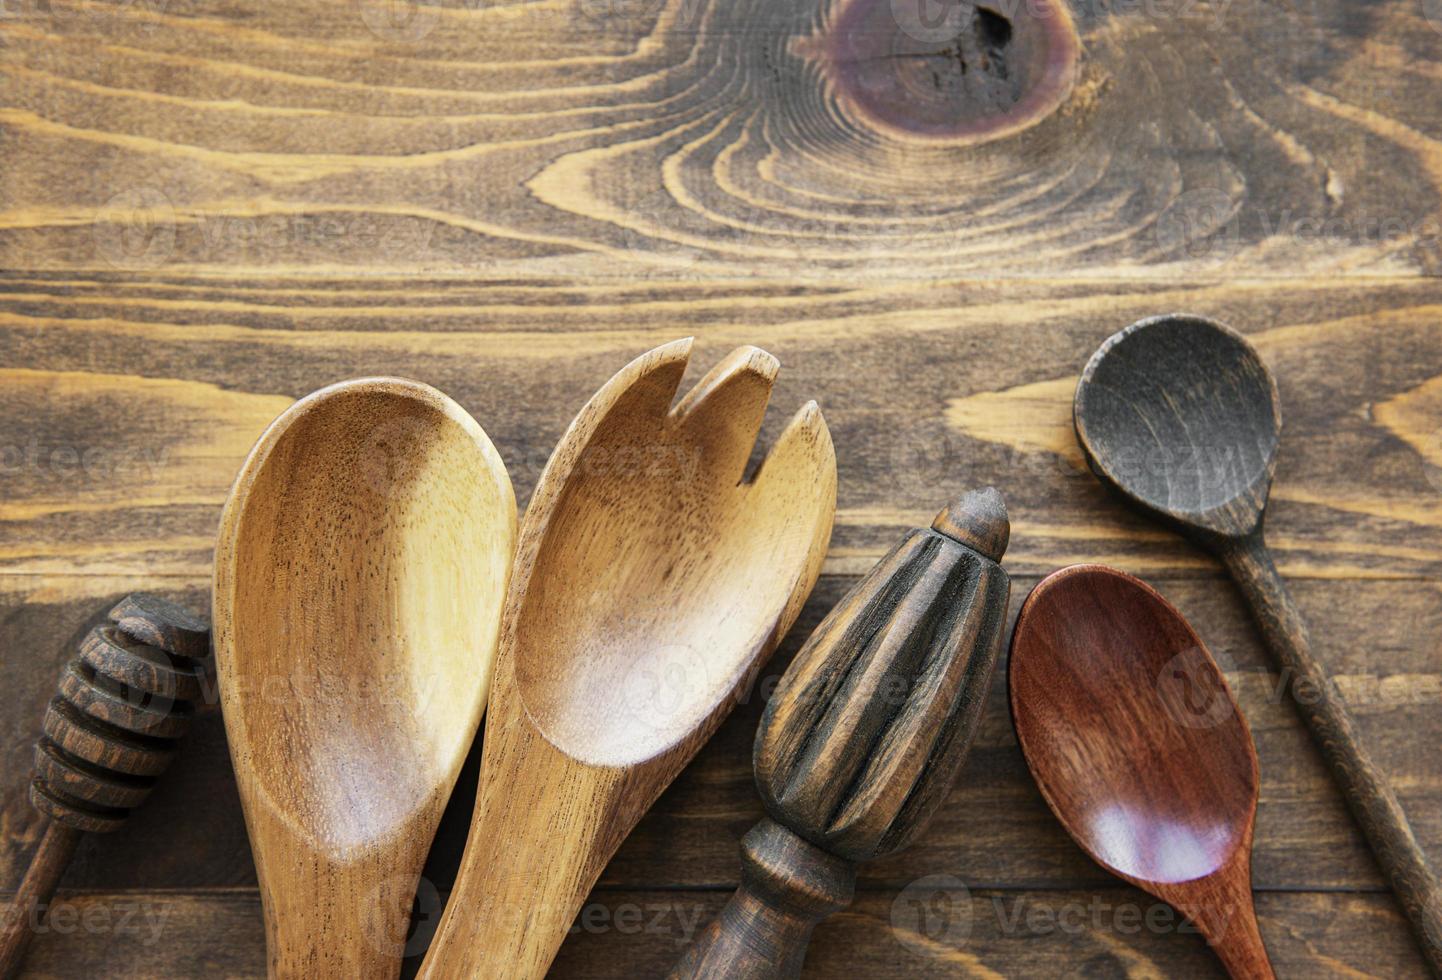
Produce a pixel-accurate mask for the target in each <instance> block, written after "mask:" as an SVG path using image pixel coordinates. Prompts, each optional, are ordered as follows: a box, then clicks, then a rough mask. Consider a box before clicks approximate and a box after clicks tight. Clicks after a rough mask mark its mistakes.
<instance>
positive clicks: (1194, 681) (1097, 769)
mask: <svg viewBox="0 0 1442 980" xmlns="http://www.w3.org/2000/svg"><path fill="white" fill-rule="evenodd" d="M1007 680H1008V685H1007V693H1008V695H1009V697H1010V702H1011V712H1012V719H1013V721H1014V722H1015V724H1016V734H1017V740H1018V742H1020V744H1021V747H1022V752H1023V754H1024V755H1025V756H1026V762H1027V768H1029V769H1030V770H1031V772H1032V775H1033V776H1035V777H1036V781H1037V786H1038V788H1039V789H1040V790H1041V793H1042V796H1044V797H1045V798H1046V801H1047V804H1048V805H1049V806H1050V807H1051V809H1052V812H1053V813H1055V814H1056V816H1057V819H1058V820H1060V821H1061V823H1062V825H1063V826H1064V827H1066V828H1067V832H1068V833H1070V834H1071V835H1072V837H1073V839H1075V840H1076V842H1077V843H1078V844H1079V845H1081V847H1082V849H1083V850H1085V851H1086V852H1087V853H1088V854H1089V855H1091V857H1092V858H1093V860H1095V861H1096V862H1097V863H1098V864H1100V865H1101V866H1102V867H1104V868H1106V869H1107V870H1108V871H1110V872H1112V873H1113V874H1115V875H1117V876H1118V877H1120V878H1122V879H1123V880H1125V881H1129V882H1131V883H1132V884H1134V885H1136V886H1138V887H1139V888H1142V889H1144V890H1145V891H1147V892H1148V893H1150V894H1152V895H1155V896H1157V897H1158V898H1160V899H1162V900H1163V901H1166V902H1168V903H1170V904H1171V905H1172V906H1173V907H1174V908H1176V909H1177V910H1179V911H1180V912H1182V913H1183V914H1184V915H1186V916H1187V918H1188V919H1189V920H1191V921H1192V922H1193V923H1194V924H1195V925H1196V926H1197V928H1198V929H1199V930H1200V931H1201V933H1202V935H1204V936H1205V937H1206V938H1207V942H1208V944H1209V945H1211V947H1212V948H1213V949H1215V950H1216V951H1217V956H1218V958H1219V959H1221V961H1222V963H1223V964H1224V965H1225V966H1226V968H1227V972H1228V973H1229V974H1230V975H1231V976H1232V977H1234V978H1237V980H1275V975H1274V974H1273V972H1272V966H1271V963H1270V962H1269V961H1268V958H1267V949H1266V946H1265V945H1264V944H1263V941H1262V936H1261V933H1260V932H1259V931H1258V928H1257V918H1256V912H1255V910H1254V908H1253V904H1252V838H1253V831H1254V830H1255V826H1256V814H1257V790H1258V783H1259V782H1260V777H1259V776H1258V767H1257V753H1256V749H1255V748H1254V747H1253V745H1252V733H1251V731H1250V729H1249V728H1248V727H1247V720H1246V718H1245V717H1243V716H1242V715H1241V714H1240V713H1239V712H1238V710H1237V705H1236V702H1235V701H1234V700H1233V698H1232V693H1231V691H1230V690H1228V688H1227V685H1226V681H1225V680H1224V679H1223V677H1222V672H1221V670H1220V669H1219V668H1218V667H1217V664H1216V661H1215V660H1213V659H1212V655H1211V653H1210V651H1208V650H1207V647H1206V644H1205V643H1204V642H1203V641H1202V639H1201V638H1200V637H1199V636H1197V634H1196V632H1195V631H1194V630H1193V629H1192V627H1191V624H1189V623H1188V622H1187V621H1186V619H1184V618H1183V617H1182V615H1181V613H1179V612H1177V610H1176V608H1175V607H1174V606H1172V605H1171V604H1170V603H1168V602H1167V601H1166V600H1165V599H1163V598H1162V597H1161V596H1160V595H1158V594H1157V593H1156V591H1155V590H1153V589H1152V588H1151V587H1150V586H1148V585H1147V584H1146V583H1145V582H1143V581H1141V580H1140V579H1138V578H1136V577H1134V576H1130V575H1127V574H1126V573H1125V572H1120V571H1117V570H1116V569H1114V568H1110V567H1108V566H1106V565H1072V566H1069V567H1067V568H1064V569H1061V570H1060V571H1057V572H1054V573H1052V574H1051V575H1048V576H1047V577H1046V578H1044V579H1042V581H1041V582H1040V583H1039V584H1038V585H1037V587H1036V588H1035V589H1033V590H1032V592H1031V594H1030V595H1029V596H1027V599H1026V602H1025V603H1024V604H1023V605H1022V607H1021V613H1020V615H1019V616H1018V617H1017V622H1016V630H1015V632H1014V633H1013V634H1012V642H1011V663H1010V665H1009V670H1008V674H1007Z"/></svg>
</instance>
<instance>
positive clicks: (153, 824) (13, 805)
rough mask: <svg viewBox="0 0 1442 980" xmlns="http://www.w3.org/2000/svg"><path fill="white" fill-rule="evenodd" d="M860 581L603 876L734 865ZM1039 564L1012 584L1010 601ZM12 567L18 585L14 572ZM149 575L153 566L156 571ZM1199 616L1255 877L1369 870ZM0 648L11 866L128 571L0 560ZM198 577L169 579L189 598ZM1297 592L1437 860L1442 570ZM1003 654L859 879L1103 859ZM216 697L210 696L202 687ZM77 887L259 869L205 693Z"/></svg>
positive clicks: (1224, 641)
mask: <svg viewBox="0 0 1442 980" xmlns="http://www.w3.org/2000/svg"><path fill="white" fill-rule="evenodd" d="M852 581H854V580H853V579H851V578H850V577H839V576H826V577H823V579H822V581H821V584H820V585H819V586H818V588H817V590H816V593H815V594H814V595H813V597H812V599H811V601H810V602H809V603H808V604H807V607H806V609H805V610H804V611H803V613H802V616H801V619H800V620H799V621H798V625H797V628H796V629H794V630H793V631H792V634H791V635H790V636H789V637H788V638H787V640H786V642H785V643H784V644H783V647H782V649H781V651H780V652H779V653H778V654H777V656H776V658H775V659H774V660H773V661H772V663H771V664H770V665H769V666H768V667H767V669H766V670H765V671H764V672H763V676H762V678H761V681H760V683H759V684H758V685H757V688H756V690H754V691H753V692H750V693H749V694H748V696H747V698H746V701H745V703H744V704H742V705H741V706H740V707H739V708H738V709H737V711H736V712H735V713H734V714H733V716H732V717H731V718H730V719H729V720H728V721H727V722H726V724H725V725H723V726H722V728H721V730H720V732H718V734H717V735H716V737H715V738H714V739H713V740H712V741H711V743H709V744H708V745H707V746H706V747H705V748H704V749H703V750H702V751H701V753H700V755H699V756H698V757H697V759H696V761H695V762H694V764H693V765H692V766H691V767H690V768H689V769H687V770H686V771H685V772H684V773H683V774H682V776H681V777H680V778H679V779H678V780H677V782H676V783H675V784H674V785H673V786H672V787H671V788H670V789H669V790H668V791H667V793H666V794H664V795H663V796H662V798H661V799H660V801H659V802H658V803H657V805H656V807H655V808H654V809H653V810H652V811H651V812H650V813H649V814H648V815H647V816H646V817H645V818H644V819H643V820H642V822H641V823H640V825H639V826H638V827H637V829H636V831H635V832H634V833H633V834H632V835H631V837H630V838H629V839H628V840H627V841H626V843H625V844H624V845H623V846H622V847H621V850H620V852H619V853H618V854H617V856H616V857H615V859H614V860H613V861H612V862H611V864H610V866H609V867H608V869H607V871H606V873H605V875H604V877H603V878H602V882H603V884H605V885H607V886H611V887H645V886H652V885H681V886H686V887H703V886H722V885H728V884H734V883H735V881H736V878H737V875H738V874H739V868H740V865H739V859H738V856H737V855H738V852H737V848H738V846H739V841H740V838H741V835H742V834H744V833H745V832H746V830H747V829H749V828H750V826H751V825H752V824H753V823H754V822H755V821H756V820H757V819H759V818H760V816H761V806H760V803H759V801H758V798H757V796H756V791H755V788H754V785H753V783H752V774H751V743H752V740H753V738H754V733H755V730H756V725H757V723H758V721H759V719H760V714H761V710H762V708H763V706H764V702H765V698H766V697H767V696H768V695H769V693H770V692H771V690H772V689H773V688H774V685H775V682H776V681H777V679H779V677H780V675H781V673H782V671H783V670H784V669H785V666H786V665H787V664H788V663H789V661H790V658H791V657H792V656H793V655H794V653H795V651H796V649H797V648H798V646H799V644H800V641H801V639H802V638H803V637H804V636H805V635H806V634H807V633H809V631H810V630H811V629H812V628H813V627H814V626H815V625H816V623H817V622H818V621H819V620H820V618H821V616H822V615H823V614H824V613H825V612H826V610H827V609H829V608H830V606H831V605H832V604H834V603H835V602H836V601H837V600H839V599H840V597H841V595H842V593H843V592H844V591H845V590H846V589H847V588H848V587H849V586H850V584H851V583H852ZM1035 581H1036V580H1035V578H1033V577H1022V578H1020V579H1018V580H1017V581H1016V582H1015V583H1014V586H1013V594H1012V614H1013V615H1014V614H1015V610H1016V608H1017V607H1018V606H1019V604H1020V602H1021V600H1022V598H1023V597H1024V596H1025V594H1026V592H1027V591H1028V590H1029V589H1030V587H1031V586H1032V585H1034V584H1035ZM22 582H23V583H24V584H25V586H26V587H25V588H24V589H18V590H17V589H16V585H17V584H19V583H22ZM152 584H153V583H152ZM1159 584H1160V586H1161V588H1162V590H1163V591H1164V592H1165V593H1166V595H1167V596H1168V598H1170V599H1171V600H1172V601H1174V602H1175V603H1176V604H1177V605H1178V607H1179V608H1180V609H1181V610H1182V611H1183V612H1184V613H1185V614H1186V615H1187V616H1188V617H1189V618H1190V619H1191V621H1192V622H1193V623H1194V624H1196V625H1197V628H1198V630H1199V631H1200V632H1201V634H1202V635H1203V637H1204V638H1205V639H1206V640H1207V641H1208V644H1209V646H1210V647H1211V649H1212V650H1213V652H1214V653H1215V654H1216V655H1217V657H1218V659H1219V660H1220V662H1221V663H1222V664H1223V666H1224V668H1225V669H1226V670H1227V672H1228V676H1229V677H1230V678H1231V680H1232V683H1233V688H1234V690H1235V691H1236V693H1237V696H1238V698H1239V700H1240V702H1241V704H1242V706H1243V710H1244V712H1245V713H1246V715H1247V717H1248V720H1249V722H1250V723H1251V726H1252V731H1253V735H1254V737H1255V739H1256V742H1257V748H1258V755H1259V757H1260V760H1261V769H1262V780H1263V781H1262V799H1261V805H1260V808H1259V815H1258V824H1257V842H1256V856H1255V883H1256V885H1257V887H1258V888H1261V889H1267V890H1274V889H1315V888H1328V889H1347V888H1366V889H1373V888H1380V887H1381V882H1380V878H1379V877H1378V876H1377V874H1376V871H1375V869H1374V868H1373V866H1372V863H1371V859H1370V857H1369V856H1368V854H1367V852H1366V851H1365V849H1364V848H1363V847H1362V845H1361V842H1360V838H1359V836H1358V835H1357V832H1356V831H1355V829H1354V828H1353V826H1352V824H1351V822H1350V819H1349V817H1348V816H1347V813H1346V811H1345V809H1344V808H1343V806H1342V804H1341V801H1340V799H1339V797H1338V795H1337V793H1336V791H1335V789H1334V788H1333V786H1332V784H1331V782H1330V780H1329V778H1328V776H1327V773H1326V770H1325V768H1324V766H1323V765H1322V763H1321V760H1320V759H1319V757H1318V756H1317V754H1316V752H1315V750H1314V749H1313V748H1312V746H1311V744H1310V742H1309V741H1308V740H1307V738H1306V735H1305V733H1304V731H1303V730H1302V728H1301V726H1300V724H1299V722H1298V721H1297V719H1296V717H1295V714H1294V712H1293V711H1292V709H1291V708H1290V706H1288V705H1287V704H1285V703H1283V702H1281V701H1279V700H1278V692H1279V690H1280V683H1281V682H1280V680H1279V679H1278V678H1277V677H1275V676H1274V675H1270V674H1267V673H1266V672H1265V666H1264V665H1265V663H1266V661H1265V659H1264V655H1263V654H1262V652H1261V649H1260V646H1259V644H1258V640H1257V638H1256V635H1255V632H1254V630H1253V628H1252V626H1251V624H1250V623H1249V622H1248V621H1247V619H1246V613H1245V611H1244V609H1243V607H1242V606H1241V603H1240V601H1239V600H1238V598H1237V597H1236V596H1235V595H1234V594H1233V593H1232V591H1231V590H1230V586H1228V585H1227V583H1225V582H1224V581H1221V580H1219V579H1181V580H1168V581H1164V582H1161V583H1159ZM0 585H3V586H4V587H5V589H6V591H4V592H3V593H0V649H3V650H5V651H7V654H6V656H7V664H8V663H9V662H10V659H9V658H10V657H12V656H13V657H14V658H15V663H16V664H17V665H19V666H18V668H17V669H16V670H15V671H14V672H13V676H12V682H11V683H12V687H11V692H12V696H11V697H9V698H7V699H5V700H4V701H3V702H0V754H3V758H4V759H5V760H6V765H5V768H4V770H3V785H0V789H3V798H4V805H3V809H0V820H3V825H0V831H3V833H0V882H7V883H8V882H12V881H14V880H17V879H18V876H19V874H20V872H21V869H22V867H23V863H24V862H25V861H26V860H27V859H28V857H29V854H30V852H31V851H32V850H33V848H34V847H35V845H36V843H37V842H38V832H39V824H38V821H37V818H36V817H35V816H34V814H33V812H32V811H31V810H30V807H29V804H28V803H27V801H26V799H25V794H24V791H23V790H24V787H25V785H26V781H27V779H28V773H29V770H30V752H31V746H32V744H33V741H34V739H35V737H36V735H37V734H38V732H39V726H40V721H41V717H42V715H43V710H44V705H45V702H46V701H47V700H48V698H49V697H50V695H51V693H52V686H53V684H54V682H55V678H56V676H57V675H58V672H59V670H60V667H61V665H62V663H63V661H64V658H65V656H66V653H65V651H66V647H67V643H66V638H67V637H73V638H77V639H78V637H79V636H80V635H81V634H83V631H84V628H85V626H86V624H87V622H88V620H89V619H90V617H91V616H92V614H93V613H94V612H95V611H96V610H103V609H105V608H108V606H107V603H109V602H112V601H113V599H114V598H117V597H118V596H120V595H122V594H124V593H125V592H126V591H129V590H131V589H133V588H135V587H136V583H135V582H134V581H133V580H110V579H101V578H96V577H92V576H76V577H70V578H27V577H19V576H7V577H3V579H0ZM205 588H206V584H205V583H204V582H190V583H187V584H186V585H185V586H184V587H183V588H181V589H179V590H177V591H176V592H174V593H173V595H174V596H175V598H177V599H179V600H181V601H186V602H189V603H191V604H192V605H195V606H197V607H198V606H199V605H200V603H202V602H203V601H204V600H205V591H204V590H205ZM1296 593H1297V598H1298V601H1299V603H1300V604H1301V606H1302V608H1303V611H1304V614H1305V615H1307V616H1308V617H1309V619H1310V620H1311V622H1312V624H1313V629H1314V630H1315V635H1316V636H1317V637H1318V643H1319V647H1318V650H1319V656H1322V657H1323V658H1324V660H1325V662H1326V663H1327V664H1328V666H1329V668H1330V669H1331V671H1332V672H1333V675H1334V676H1335V677H1336V678H1337V682H1338V684H1339V686H1341V688H1342V689H1343V691H1344V692H1345V693H1348V694H1350V695H1351V696H1352V697H1353V699H1354V708H1355V713H1356V715H1357V718H1358V721H1359V723H1360V725H1361V726H1362V729H1363V732H1364V734H1365V736H1366V738H1367V741H1368V744H1369V746H1370V747H1371V750H1372V752H1373V755H1374V757H1375V758H1376V760H1377V762H1378V764H1379V765H1380V766H1381V767H1382V769H1383V770H1384V771H1386V772H1388V773H1389V774H1390V775H1391V777H1392V780H1393V785H1394V786H1395V788H1396V790H1397V792H1398V795H1399V796H1400V797H1401V799H1402V801H1403V804H1404V805H1405V806H1406V807H1407V810H1408V813H1409V815H1410V817H1411V819H1412V822H1413V827H1414V829H1415V830H1416V832H1417V834H1418V837H1419V839H1420V840H1421V841H1422V842H1423V843H1424V845H1425V846H1427V847H1428V849H1429V850H1430V851H1431V853H1432V855H1433V857H1434V859H1442V760H1439V759H1438V758H1437V754H1436V753H1435V751H1433V748H1432V746H1433V743H1434V741H1435V739H1433V738H1431V737H1430V736H1429V735H1428V733H1435V732H1437V731H1439V730H1442V672H1439V670H1438V667H1437V664H1436V662H1435V656H1434V652H1433V651H1432V649H1431V647H1430V646H1429V645H1428V644H1427V643H1426V642H1425V641H1424V640H1421V639H1419V638H1421V637H1428V636H1437V635H1442V588H1439V586H1438V585H1437V584H1436V583H1434V582H1430V581H1405V582H1378V581H1344V582H1337V581H1313V580H1303V581H1301V582H1298V583H1297V588H1296ZM1004 676H1005V669H1004V666H1003V667H1000V668H999V669H998V671H997V674H996V680H995V682H994V684H993V689H992V691H991V693H990V695H989V699H988V702H987V705H986V710H985V714H984V716H983V718H982V722H981V727H980V730H979V734H978V736H977V741H976V745H975V747H974V748H973V750H972V753H971V756H970V757H969V759H968V762H967V765H966V767H965V769H964V770H963V772H962V775H961V777H960V778H959V780H958V782H957V784H956V786H955V788H954V789H953V790H952V792H951V794H950V796H949V798H948V801H947V803H946V804H945V805H944V806H943V807H942V809H941V810H940V812H939V813H938V815H937V817H936V819H935V821H934V822H933V823H932V825H931V826H930V828H929V829H928V831H927V833H926V834H924V835H923V836H922V837H921V839H920V840H918V841H917V842H916V843H915V844H914V845H913V846H912V847H911V848H909V849H907V850H906V851H903V852H902V853H901V854H898V855H895V856H893V857H889V858H886V859H884V860H882V861H878V862H875V863H873V864H869V865H867V866H866V868H865V869H864V870H863V876H862V878H863V882H864V883H866V884H868V885H878V884H885V885H893V886H894V885H897V884H898V883H904V882H906V881H908V880H911V879H913V878H916V877H920V876H922V875H925V874H928V873H931V872H934V871H937V870H945V871H948V872H950V873H954V874H959V875H962V876H964V877H965V879H966V880H967V881H969V882H972V883H975V884H978V885H985V886H988V887H991V886H1008V885H1026V886H1034V887H1063V888H1065V887H1074V886H1078V885H1099V884H1104V883H1105V882H1106V881H1107V880H1108V879H1107V877H1106V875H1105V874H1104V873H1103V872H1101V871H1100V870H1099V869H1097V868H1096V867H1095V866H1094V865H1092V864H1091V862H1090V861H1088V860H1087V859H1086V858H1085V856H1084V855H1083V854H1082V853H1081V852H1080V851H1079V850H1078V849H1077V848H1076V846H1075V845H1074V844H1072V843H1071V841H1070V839H1069V838H1068V837H1067V836H1066V835H1065V833H1064V832H1063V831H1062V830H1061V828H1060V826H1059V825H1058V824H1057V823H1056V821H1055V820H1054V819H1053V818H1052V816H1051V814H1050V812H1049V811H1048V810H1047V809H1046V808H1045V806H1044V804H1043V803H1042V800H1041V798H1040V796H1039V794H1038V793H1037V790H1036V788H1035V785H1034V784H1033V783H1032V781H1031V778H1030V775H1029V774H1028V773H1027V771H1026V767H1025V763H1024V762H1023V760H1022V758H1021V754H1020V751H1019V750H1018V748H1017V745H1016V740H1015V736H1014V734H1013V732H1012V729H1011V723H1010V720H1009V718H1008V715H1007V709H1006V700H1005V690H1004V687H1003V684H1004V679H1003V678H1004ZM213 700H214V699H213V698H212V701H213ZM478 765H479V753H478V752H476V751H474V750H473V751H472V754H471V758H470V760H469V761H468V765H467V768H466V770H465V772H464V773H463V775H462V777H461V779H462V786H461V788H460V789H459V790H458V791H457V794H456V797H455V799H453V801H452V804H451V807H450V808H449V810H448V812H447V815H446V817H445V819H444V821H443V823H442V827H441V830H440V832H439V837H438V842H437V844H436V846H435V848H434V850H433V852H432V855H431V860H430V862H429V865H428V869H427V874H428V875H429V876H430V877H431V878H432V879H433V880H435V881H436V882H437V884H438V886H439V887H448V886H449V883H450V881H451V880H452V877H453V876H454V873H455V867H456V865H457V863H458V862H459V858H460V851H461V848H462V846H463V845H464V841H465V835H466V832H467V830H468V828H469V818H470V809H471V806H472V800H473V792H474V784H475V779H476V775H475V774H476V772H477V768H476V767H477V766H478ZM66 881H67V883H68V884H69V886H70V887H80V888H98V889H117V888H166V889H171V888H178V889H185V888H198V887H229V886H242V885H249V884H252V883H253V882H254V871H253V868H252V865H251V860H250V852H249V847H248V845H247V842H246V837H245V828H244V825H243V822H242V820H241V815H240V809H239V801H238V799H237V796H236V792H235V787H234V782H233V775H232V773H231V769H230V762H229V758H228V755H227V751H226V747H225V742H224V730H223V727H222V726H221V724H220V718H219V715H218V713H217V712H216V711H215V710H214V708H213V705H212V708H211V709H210V710H208V711H205V712H203V713H202V714H201V715H200V716H199V717H198V718H197V720H196V723H195V725H194V728H193V729H192V731H191V733H190V734H189V735H188V736H187V741H186V744H185V746H184V748H183V750H182V752H181V754H180V757H179V758H178V759H177V760H176V762H175V764H174V766H173V767H172V769H171V770H170V772H168V773H167V775H166V777H165V779H164V780H163V781H162V783H161V785H160V786H159V787H158V788H157V789H156V791H155V793H154V795H153V797H152V798H151V800H150V801H149V802H148V803H147V804H146V806H145V807H144V808H143V809H141V810H139V811H137V812H136V814H135V815H134V816H133V817H132V819H131V820H130V821H129V823H127V825H126V826H125V827H124V828H123V829H122V830H120V831H119V832H117V833H116V834H114V835H112V836H111V837H109V838H108V839H96V838H91V839H89V840H88V841H87V842H85V843H84V844H82V846H81V849H80V852H79V854H78V856H77V858H76V861H75V864H74V865H73V866H72V869H71V872H70V876H69V877H68V878H67V879H66Z"/></svg>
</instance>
